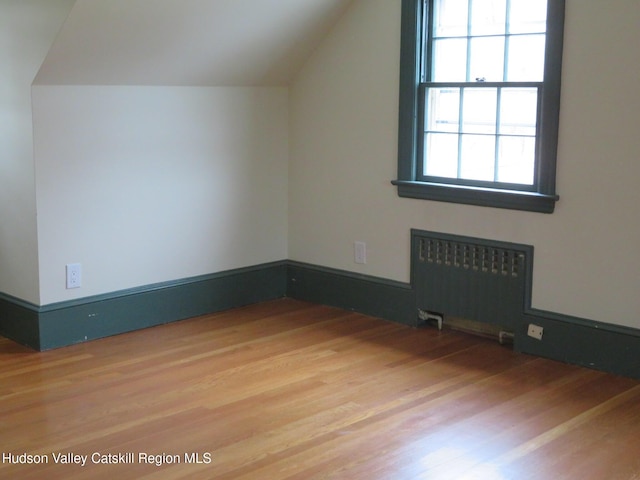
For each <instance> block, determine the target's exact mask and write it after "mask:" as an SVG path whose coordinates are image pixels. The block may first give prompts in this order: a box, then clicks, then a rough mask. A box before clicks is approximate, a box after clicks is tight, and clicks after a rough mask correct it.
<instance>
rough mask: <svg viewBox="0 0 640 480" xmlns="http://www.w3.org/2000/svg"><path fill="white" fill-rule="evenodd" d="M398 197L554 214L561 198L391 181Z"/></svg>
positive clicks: (528, 193)
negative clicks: (396, 189) (395, 187)
mask: <svg viewBox="0 0 640 480" xmlns="http://www.w3.org/2000/svg"><path fill="white" fill-rule="evenodd" d="M391 183H392V184H393V185H395V186H397V187H398V196H400V197H406V198H420V199H423V200H435V201H438V202H453V203H464V204H467V205H478V206H482V207H495V208H508V209H512V210H524V211H528V212H539V213H553V210H554V209H555V205H556V202H557V201H558V200H559V198H560V197H558V196H557V195H546V194H542V193H537V192H522V191H519V190H500V189H493V188H482V187H469V186H461V185H448V184H442V183H427V182H416V181H407V180H393V181H392V182H391Z"/></svg>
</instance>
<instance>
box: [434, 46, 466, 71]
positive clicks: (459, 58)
mask: <svg viewBox="0 0 640 480" xmlns="http://www.w3.org/2000/svg"><path fill="white" fill-rule="evenodd" d="M466 80H467V40H466V39H446V40H435V41H434V42H433V75H432V81H434V82H465V81H466Z"/></svg>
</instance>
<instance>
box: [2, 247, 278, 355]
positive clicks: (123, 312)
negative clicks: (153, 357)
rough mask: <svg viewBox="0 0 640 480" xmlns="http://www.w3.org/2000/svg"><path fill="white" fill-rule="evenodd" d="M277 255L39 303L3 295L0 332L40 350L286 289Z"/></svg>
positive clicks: (217, 308) (213, 309)
mask: <svg viewBox="0 0 640 480" xmlns="http://www.w3.org/2000/svg"><path fill="white" fill-rule="evenodd" d="M286 287H287V262H286V261H284V260H283V261H278V262H272V263H266V264H262V265H256V266H252V267H246V268H239V269H234V270H228V271H224V272H219V273H215V274H211V275H203V276H198V277H192V278H187V279H181V280H176V281H169V282H163V283H157V284H153V285H147V286H143V287H137V288H132V289H127V290H121V291H117V292H112V293H108V294H104V295H96V296H91V297H85V298H81V299H76V300H70V301H66V302H60V303H54V304H49V305H45V306H42V307H37V306H34V305H30V304H26V303H25V302H22V301H19V300H17V299H13V298H11V297H8V296H6V295H4V296H2V297H0V334H1V335H3V336H6V337H7V338H11V339H12V340H14V341H17V342H18V343H21V344H23V345H27V346H29V347H31V348H34V349H36V350H49V349H52V348H58V347H63V346H67V345H72V344H74V343H81V342H85V341H88V340H94V339H97V338H102V337H107V336H111V335H116V334H119V333H124V332H129V331H132V330H138V329H141V328H147V327H152V326H155V325H161V324H164V323H169V322H174V321H177V320H183V319H185V318H190V317H195V316H198V315H204V314H208V313H214V312H217V311H222V310H227V309H230V308H236V307H241V306H244V305H249V304H252V303H258V302H262V301H266V300H272V299H275V298H281V297H284V296H285V295H286Z"/></svg>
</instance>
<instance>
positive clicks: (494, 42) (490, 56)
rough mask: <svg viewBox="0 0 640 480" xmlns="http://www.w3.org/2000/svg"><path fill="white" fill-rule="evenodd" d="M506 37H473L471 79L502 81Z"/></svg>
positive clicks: (470, 66)
mask: <svg viewBox="0 0 640 480" xmlns="http://www.w3.org/2000/svg"><path fill="white" fill-rule="evenodd" d="M504 38H505V37H480V38H472V39H471V61H470V65H469V81H471V82H473V81H474V80H478V79H482V80H486V81H487V82H501V81H502V80H503V78H504Z"/></svg>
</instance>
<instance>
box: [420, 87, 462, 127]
mask: <svg viewBox="0 0 640 480" xmlns="http://www.w3.org/2000/svg"><path fill="white" fill-rule="evenodd" d="M425 115H426V125H427V128H426V129H427V130H429V131H437V132H458V129H459V126H460V125H459V123H460V121H459V118H460V89H459V88H447V87H445V88H430V89H429V90H428V92H427V108H426V111H425Z"/></svg>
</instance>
